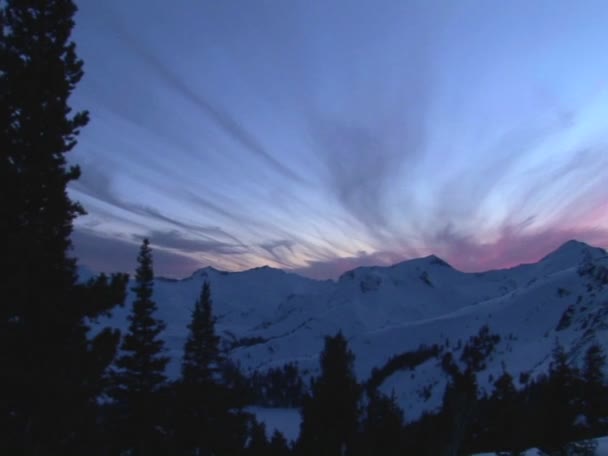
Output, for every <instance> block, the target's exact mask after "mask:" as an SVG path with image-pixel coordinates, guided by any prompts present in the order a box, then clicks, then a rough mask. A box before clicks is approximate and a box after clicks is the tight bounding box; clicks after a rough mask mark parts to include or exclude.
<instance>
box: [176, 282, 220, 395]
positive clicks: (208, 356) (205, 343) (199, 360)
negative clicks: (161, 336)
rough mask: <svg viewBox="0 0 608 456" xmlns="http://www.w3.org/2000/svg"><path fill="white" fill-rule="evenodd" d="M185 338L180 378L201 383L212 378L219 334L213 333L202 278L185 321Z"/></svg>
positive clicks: (208, 291)
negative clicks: (197, 296)
mask: <svg viewBox="0 0 608 456" xmlns="http://www.w3.org/2000/svg"><path fill="white" fill-rule="evenodd" d="M188 330H189V333H188V339H187V340H186V343H185V345H184V359H183V363H182V381H183V382H184V383H189V384H196V385H205V384H210V383H212V382H214V380H215V379H214V375H215V374H216V373H217V372H218V371H219V363H220V349H219V343H220V338H219V337H218V336H217V335H216V333H215V318H214V316H213V311H212V302H211V287H210V286H209V282H205V283H204V284H203V286H202V288H201V293H200V296H199V298H198V300H197V301H196V303H195V305H194V309H193V310H192V319H191V321H190V323H189V324H188Z"/></svg>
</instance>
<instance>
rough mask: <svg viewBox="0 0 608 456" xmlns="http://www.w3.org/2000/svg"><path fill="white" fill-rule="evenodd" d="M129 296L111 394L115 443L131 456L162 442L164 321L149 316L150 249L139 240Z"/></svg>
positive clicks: (151, 306) (153, 305)
mask: <svg viewBox="0 0 608 456" xmlns="http://www.w3.org/2000/svg"><path fill="white" fill-rule="evenodd" d="M137 262H138V267H137V270H136V275H135V286H134V287H133V288H132V291H133V293H134V294H135V299H134V301H133V306H132V309H131V313H130V315H129V317H128V320H129V329H128V332H127V334H126V335H125V336H124V338H123V341H122V345H121V351H122V354H121V356H120V357H119V358H118V359H117V360H116V367H117V369H116V371H115V380H114V391H113V396H114V398H115V399H116V401H117V406H118V408H119V409H120V410H121V411H122V414H121V416H120V417H119V424H120V425H121V427H122V430H123V431H124V432H123V434H122V436H121V437H120V438H119V440H120V442H119V445H120V446H123V447H124V448H126V449H129V450H131V451H132V454H135V455H145V454H146V453H148V452H150V451H151V449H153V450H155V451H157V450H158V448H159V445H160V444H161V442H162V439H161V436H160V435H159V429H158V428H159V423H160V417H159V413H160V408H159V402H160V399H161V393H162V390H163V387H165V386H166V376H165V367H166V365H167V363H168V361H169V358H168V357H167V356H164V355H163V351H164V341H163V340H162V339H161V338H160V337H159V336H160V334H161V332H162V331H163V330H164V329H165V323H164V322H163V321H162V320H159V319H157V318H155V316H154V314H155V313H156V311H157V305H156V303H155V302H154V300H153V299H152V296H153V292H154V271H153V265H152V251H151V249H150V243H149V241H148V239H144V241H143V243H142V246H141V248H140V252H139V255H138V257H137Z"/></svg>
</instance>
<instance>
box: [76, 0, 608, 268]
mask: <svg viewBox="0 0 608 456" xmlns="http://www.w3.org/2000/svg"><path fill="white" fill-rule="evenodd" d="M77 4H78V5H79V8H80V11H79V13H78V15H77V17H76V22H77V26H76V30H75V34H74V39H75V41H76V42H77V45H78V52H79V55H80V56H81V57H82V58H83V59H84V60H85V72H86V74H85V78H84V79H83V81H82V82H81V83H80V85H79V87H78V90H77V92H76V93H75V96H74V97H73V100H72V101H73V105H74V107H75V108H77V109H81V108H86V109H88V110H90V112H91V118H92V121H91V123H90V124H89V126H87V127H86V129H85V130H83V133H82V135H81V139H80V142H79V145H78V147H77V149H76V150H75V152H73V153H72V154H71V155H72V156H71V160H73V161H74V162H75V163H79V164H80V165H81V167H82V171H83V175H82V178H81V179H80V180H79V181H78V182H76V183H74V184H73V185H72V186H71V189H70V194H71V196H72V197H73V198H75V199H77V200H79V201H81V202H82V203H83V205H84V206H85V207H86V209H87V210H88V215H87V216H85V217H81V218H80V219H78V221H77V223H76V230H75V233H74V244H75V253H76V255H77V256H78V257H79V259H80V263H81V264H85V265H87V266H89V267H91V268H92V269H95V270H102V271H117V270H121V271H127V272H130V271H132V270H133V268H134V266H135V256H136V252H137V249H138V245H139V243H140V241H141V239H142V237H149V238H150V240H151V243H152V245H153V247H154V249H155V269H156V272H157V274H160V275H166V276H174V277H183V276H186V275H189V274H190V273H191V272H193V271H194V270H195V269H197V268H199V267H203V266H207V265H211V266H214V267H216V268H218V269H226V270H242V269H247V268H251V267H256V266H261V265H265V264H267V265H270V266H274V267H279V268H284V269H290V270H294V271H297V272H300V273H303V274H305V275H308V276H312V277H318V278H327V277H336V276H338V275H339V274H340V273H342V272H344V271H345V270H347V269H351V268H353V267H356V266H360V265H372V264H392V263H395V262H398V261H402V260H404V259H407V258H412V257H417V256H424V255H428V254H430V253H434V254H436V255H438V256H440V257H442V258H444V259H445V260H446V261H448V262H449V263H451V264H452V265H453V266H455V267H457V268H459V269H462V270H466V271H480V270H486V269H490V268H498V267H505V266H513V265H516V264H519V263H522V262H531V261H535V260H538V259H539V258H540V257H542V256H543V255H545V254H547V253H548V252H549V251H551V250H553V249H555V248H556V247H558V246H559V245H560V244H561V243H563V242H565V241H566V240H568V239H572V238H575V239H579V240H582V241H585V242H588V243H591V244H593V245H597V246H600V247H606V246H608V128H607V127H608V57H607V54H606V47H605V43H607V42H608V27H606V26H605V25H606V24H607V23H608V8H607V7H606V3H605V1H604V0H600V1H593V0H587V1H585V2H578V1H558V0H547V1H543V0H535V1H529V0H521V1H520V0H512V1H509V2H498V1H487V0H479V1H467V0H458V1H456V0H445V1H438V0H424V1H403V0H395V1H371V0H370V1H356V0H348V1H338V0H332V1H329V2H326V1H320V0H319V1H317V0H312V1H310V0H306V1H304V0H302V1H299V0H290V1H283V0H253V1H239V2H236V1H235V2H231V1H226V2H223V1H221V2H220V1H216V0H213V1H212V0H209V1H201V0H176V1H174V2H167V1H162V2H161V1H156V0H145V1H144V0H129V1H119V0H111V1H110V0H108V1H104V2H99V1H97V0H80V1H77Z"/></svg>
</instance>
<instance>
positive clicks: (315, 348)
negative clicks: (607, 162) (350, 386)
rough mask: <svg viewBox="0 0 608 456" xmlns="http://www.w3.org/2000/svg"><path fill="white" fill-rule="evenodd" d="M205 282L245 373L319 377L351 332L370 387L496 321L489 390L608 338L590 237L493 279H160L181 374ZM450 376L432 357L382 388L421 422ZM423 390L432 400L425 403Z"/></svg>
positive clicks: (280, 275) (599, 268)
mask: <svg viewBox="0 0 608 456" xmlns="http://www.w3.org/2000/svg"><path fill="white" fill-rule="evenodd" d="M205 280H208V281H209V282H210V284H211V290H212V299H213V305H214V312H215V314H216V316H217V318H218V321H217V330H218V333H219V334H220V335H221V336H222V338H223V341H224V347H225V348H226V349H227V350H228V351H229V354H230V356H231V357H232V358H233V359H234V360H236V361H237V362H238V363H239V364H240V365H241V367H242V369H243V370H244V371H245V372H253V370H255V369H261V370H265V369H268V368H270V367H276V366H280V365H282V364H284V363H287V362H296V363H298V365H299V367H300V369H301V371H302V372H303V373H304V375H306V376H310V375H315V374H316V373H317V372H318V354H319V352H320V350H321V348H322V345H323V339H324V336H326V335H331V334H335V333H336V332H337V331H338V330H340V331H342V332H343V333H344V334H345V336H346V337H347V338H348V340H349V343H350V345H351V349H352V350H353V352H354V353H355V355H356V373H357V376H358V378H359V379H360V380H361V381H365V380H366V379H367V378H369V376H370V374H371V372H372V369H373V368H375V367H378V366H381V365H383V364H384V363H386V362H387V360H388V359H390V358H391V357H392V356H395V355H398V354H399V353H403V352H407V351H412V350H416V349H417V348H418V347H419V346H420V345H421V344H423V345H433V344H439V345H441V346H442V347H443V348H442V349H443V350H444V351H445V350H447V351H452V352H453V353H454V357H455V359H458V356H460V354H459V353H460V352H459V350H461V347H462V343H463V342H464V341H466V340H467V339H468V338H469V337H471V336H473V335H474V334H476V332H477V331H478V330H479V328H481V327H482V326H484V325H487V326H488V327H489V329H490V330H491V331H492V332H493V333H496V334H498V335H499V336H500V337H501V342H500V343H499V344H498V345H497V348H496V353H495V354H494V355H493V357H492V359H489V360H488V362H487V368H486V369H484V371H483V372H481V373H480V374H479V376H480V378H479V379H478V381H479V384H480V388H482V389H483V388H489V386H488V385H489V383H490V382H489V380H488V378H489V376H494V377H496V376H497V375H499V374H500V372H501V370H502V369H503V368H507V369H508V370H509V371H510V372H511V373H512V375H513V376H514V377H517V376H519V375H520V374H522V373H528V374H530V375H539V374H540V373H542V372H544V370H546V368H547V365H548V364H547V363H548V359H549V356H550V353H551V350H552V347H553V345H554V344H555V341H556V340H559V341H560V343H562V344H563V345H564V346H565V348H566V351H567V352H568V354H569V355H570V357H571V359H572V360H573V361H574V362H578V359H579V357H580V353H582V350H583V349H584V348H585V347H586V346H588V345H589V344H590V343H591V341H593V340H599V341H600V342H601V343H602V345H604V346H606V344H607V342H608V257H607V255H606V251H605V250H603V249H600V248H596V247H591V246H588V245H587V244H584V243H580V242H578V241H569V242H567V243H565V244H563V245H562V246H561V247H560V248H558V249H556V250H555V251H554V252H552V253H551V254H549V255H547V256H545V257H544V258H543V259H541V260H540V261H539V262H537V263H532V264H525V265H520V266H517V267H514V268H509V269H502V270H493V271H487V272H484V273H467V272H462V271H459V270H457V269H454V268H452V267H445V264H444V262H443V260H441V259H439V258H438V257H436V256H433V255H431V256H427V257H424V258H422V259H414V260H408V261H404V262H400V263H397V264H395V265H393V266H375V267H360V268H355V269H353V270H351V271H348V272H347V273H345V274H343V275H342V276H341V278H340V279H339V280H337V281H331V280H326V281H318V280H315V279H310V278H306V277H303V276H300V275H298V274H294V273H289V272H285V271H282V270H279V269H274V268H269V267H268V268H256V269H253V270H249V271H244V272H231V273H226V272H224V271H218V270H216V269H214V268H203V269H200V270H198V271H196V272H195V273H194V274H192V276H191V277H189V278H187V279H182V280H178V281H165V280H162V279H156V281H155V289H154V299H155V300H156V301H157V302H158V306H159V312H158V313H159V316H160V317H161V318H162V319H164V320H165V321H166V322H167V329H166V331H165V333H164V337H165V340H166V342H167V345H168V349H169V355H170V356H171V357H172V363H171V364H170V368H169V374H170V375H171V376H173V377H175V376H176V375H177V374H178V372H179V362H180V360H181V350H182V348H183V343H184V340H185V336H186V326H187V324H188V322H189V319H190V313H191V309H192V307H193V305H194V302H195V300H196V298H197V297H198V293H199V291H200V287H201V285H202V283H203V282H204V281H205ZM131 300H132V296H131V295H129V297H128V302H127V306H125V307H124V308H119V309H117V310H116V311H115V312H114V316H113V318H112V319H111V320H110V323H111V324H112V325H113V326H116V327H118V328H120V329H124V328H125V327H126V321H127V320H126V317H127V314H128V311H129V303H130V302H131ZM459 346H460V348H456V347H459ZM412 376H413V377H412ZM444 377H445V376H444V374H443V372H442V370H441V367H440V365H439V361H438V360H437V359H431V360H429V361H427V362H425V363H423V364H422V365H420V366H417V367H416V368H415V369H413V370H410V371H403V372H401V371H398V372H395V373H394V374H392V375H390V376H389V377H387V378H386V379H385V380H384V382H383V383H382V384H381V385H380V388H381V390H383V391H385V392H387V393H391V392H393V391H394V392H395V394H396V396H397V399H398V401H399V403H400V404H401V405H402V407H403V408H404V409H405V411H406V414H408V415H409V416H410V417H416V416H419V415H420V414H421V413H422V412H424V411H425V410H433V409H434V408H436V407H437V406H438V405H439V401H440V398H441V396H442V393H443V388H444V387H445V378H444ZM421 390H425V396H424V397H427V396H428V395H429V394H430V396H428V397H427V398H426V399H425V400H422V399H421V396H420V394H419V393H420V391H421Z"/></svg>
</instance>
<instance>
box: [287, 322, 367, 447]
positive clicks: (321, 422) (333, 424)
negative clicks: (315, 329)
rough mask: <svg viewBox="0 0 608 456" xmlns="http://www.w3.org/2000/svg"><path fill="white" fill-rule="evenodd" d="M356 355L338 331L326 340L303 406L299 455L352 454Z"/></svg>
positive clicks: (357, 394) (356, 399)
mask: <svg viewBox="0 0 608 456" xmlns="http://www.w3.org/2000/svg"><path fill="white" fill-rule="evenodd" d="M354 360H355V356H354V354H353V352H352V351H350V350H349V349H348V342H347V341H346V339H345V337H344V336H343V335H342V332H338V333H337V334H336V335H335V336H328V337H326V338H325V347H324V349H323V352H322V353H321V375H320V376H319V378H317V379H316V380H314V381H313V383H312V387H311V395H310V396H308V397H307V398H305V400H304V404H303V407H302V424H301V427H300V438H299V441H298V450H299V451H300V454H306V455H308V454H317V455H321V456H348V455H351V454H353V453H354V451H355V448H354V446H355V440H356V437H357V427H358V422H359V414H360V412H359V406H358V402H359V397H360V394H361V388H360V386H359V385H358V384H357V380H356V377H355V374H354V372H353V364H354Z"/></svg>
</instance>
